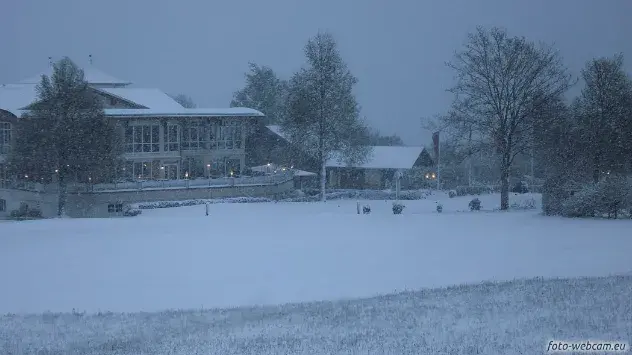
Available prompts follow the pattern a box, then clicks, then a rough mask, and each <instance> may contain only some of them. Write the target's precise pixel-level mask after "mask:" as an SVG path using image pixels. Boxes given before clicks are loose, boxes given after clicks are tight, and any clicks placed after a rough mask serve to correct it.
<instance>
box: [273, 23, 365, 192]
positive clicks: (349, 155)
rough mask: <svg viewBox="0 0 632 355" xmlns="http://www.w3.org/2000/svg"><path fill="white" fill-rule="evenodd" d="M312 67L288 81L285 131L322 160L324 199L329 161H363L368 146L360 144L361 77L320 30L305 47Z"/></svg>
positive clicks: (330, 37)
mask: <svg viewBox="0 0 632 355" xmlns="http://www.w3.org/2000/svg"><path fill="white" fill-rule="evenodd" d="M305 56H306V57H307V62H308V66H307V67H304V68H302V69H301V70H300V71H299V72H297V73H296V74H294V75H293V76H292V79H291V80H290V83H289V95H288V102H287V115H286V116H285V118H284V120H283V121H282V122H281V127H282V131H283V133H284V134H285V135H286V136H288V138H289V140H290V141H291V142H292V143H294V144H296V145H297V146H299V147H301V150H302V151H304V152H306V153H307V154H309V155H311V156H313V157H315V159H317V160H318V161H319V162H320V165H321V166H320V176H321V183H320V187H321V199H322V200H323V201H324V200H325V185H326V177H327V175H326V163H327V160H329V159H332V158H335V159H338V160H341V162H343V161H344V162H345V163H347V164H350V163H354V162H361V161H363V160H365V159H366V158H367V156H368V154H370V147H368V146H364V145H361V136H362V135H361V134H359V132H366V127H365V125H364V122H363V121H362V120H361V119H360V116H359V111H360V107H359V106H358V103H357V101H356V99H355V96H354V94H353V86H354V85H355V84H356V83H357V79H356V78H355V77H354V76H353V75H352V74H351V72H350V71H349V69H348V68H347V65H346V64H345V63H344V61H343V60H342V57H341V56H340V53H339V51H338V48H337V46H336V41H335V40H334V38H333V36H332V35H331V34H328V33H319V34H318V35H316V36H315V37H314V38H312V39H310V40H309V41H308V42H307V45H306V46H305Z"/></svg>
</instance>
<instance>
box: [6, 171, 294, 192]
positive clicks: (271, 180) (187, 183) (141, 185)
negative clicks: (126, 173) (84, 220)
mask: <svg viewBox="0 0 632 355" xmlns="http://www.w3.org/2000/svg"><path fill="white" fill-rule="evenodd" d="M292 178H293V175H292V174H291V173H278V174H274V175H266V176H242V177H227V178H217V179H182V180H139V181H129V182H117V183H110V184H86V183H68V185H67V186H66V191H67V192H68V193H82V192H115V191H139V190H164V189H194V188H220V187H235V186H256V185H276V184H280V183H284V182H287V181H290V180H292ZM7 185H8V186H7V188H13V189H19V190H27V191H34V192H56V191H57V190H58V187H57V185H56V184H42V183H37V182H30V181H15V182H10V183H9V184H7Z"/></svg>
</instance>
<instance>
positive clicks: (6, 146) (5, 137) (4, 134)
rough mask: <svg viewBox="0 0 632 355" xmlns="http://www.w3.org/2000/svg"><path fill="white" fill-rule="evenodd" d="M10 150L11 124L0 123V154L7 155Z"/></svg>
mask: <svg viewBox="0 0 632 355" xmlns="http://www.w3.org/2000/svg"><path fill="white" fill-rule="evenodd" d="M9 150H11V123H10V122H0V154H9Z"/></svg>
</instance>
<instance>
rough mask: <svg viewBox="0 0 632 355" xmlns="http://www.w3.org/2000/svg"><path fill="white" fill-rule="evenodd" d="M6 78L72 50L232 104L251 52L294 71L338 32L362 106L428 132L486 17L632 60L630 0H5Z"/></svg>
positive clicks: (581, 50)
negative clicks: (317, 38)
mask: <svg viewBox="0 0 632 355" xmlns="http://www.w3.org/2000/svg"><path fill="white" fill-rule="evenodd" d="M0 8H1V10H0V44H1V48H2V49H1V51H0V53H1V55H0V83H10V82H17V81H18V80H20V79H24V78H27V77H30V76H32V75H35V74H37V73H39V72H40V71H42V70H44V69H45V67H46V65H47V61H48V59H47V58H48V56H53V57H55V58H59V57H62V56H69V57H71V58H72V59H73V60H75V61H76V62H77V63H78V64H80V65H86V64H87V57H88V54H92V55H93V56H94V58H95V59H94V65H95V66H96V67H98V68H99V69H101V70H102V71H104V72H106V73H109V74H111V75H113V76H115V77H118V78H121V79H128V80H131V81H133V82H134V83H136V86H138V87H158V88H160V89H162V90H164V91H166V92H169V93H185V94H188V95H190V96H191V97H192V98H193V100H194V101H195V102H196V103H197V104H198V105H199V106H203V107H224V106H228V104H229V102H230V99H231V96H232V93H233V91H235V90H237V89H239V88H240V87H241V86H242V85H243V74H244V71H245V70H246V69H247V63H248V62H249V61H253V62H256V63H258V64H265V65H269V66H271V67H273V68H274V69H275V70H276V71H277V72H278V73H279V74H280V75H281V76H285V77H288V76H289V75H291V74H292V72H293V71H295V70H297V69H298V68H299V67H300V66H301V65H302V64H303V62H304V59H303V46H304V44H305V42H306V40H307V39H308V38H309V37H311V36H313V35H314V34H315V33H316V32H317V31H318V30H327V31H330V32H332V33H333V34H334V35H335V36H336V38H337V40H338V43H339V46H340V49H341V52H342V54H343V57H344V59H345V60H346V61H347V63H348V64H349V66H350V68H351V70H352V72H353V73H354V74H355V75H356V76H357V77H358V79H359V80H360V82H359V84H358V87H357V91H356V93H357V96H358V100H359V102H360V104H361V105H362V108H363V110H362V113H363V115H365V116H366V117H367V119H368V121H369V123H370V125H371V126H373V127H375V128H378V129H379V130H380V131H381V132H382V133H383V134H392V133H397V134H399V135H401V136H402V138H403V139H404V141H405V142H406V143H407V144H421V143H427V140H428V133H427V132H423V133H422V130H421V128H420V117H432V116H434V115H435V114H439V113H442V112H444V111H445V110H446V108H447V107H448V104H449V102H450V96H449V95H448V94H447V93H446V92H445V89H446V88H448V87H449V86H450V84H451V83H452V73H451V72H450V70H449V69H447V68H446V67H445V65H444V63H445V61H448V60H450V59H451V57H452V54H453V52H454V51H455V50H456V49H458V48H459V47H460V46H461V44H462V43H463V41H464V39H465V36H466V34H467V32H469V31H472V30H473V29H474V28H475V27H476V26H477V25H483V26H502V27H505V28H507V29H508V30H509V31H510V33H511V34H515V35H524V36H526V37H528V38H530V39H533V40H541V41H546V42H554V43H556V45H557V47H558V48H559V49H560V50H561V52H562V54H563V55H564V58H565V60H566V63H567V64H568V66H569V67H570V68H571V69H572V70H573V72H575V73H578V72H579V70H580V69H581V67H582V66H583V64H584V63H585V62H586V61H587V60H589V59H590V58H592V57H595V56H611V55H613V54H614V53H617V52H623V53H624V54H625V56H626V59H627V62H626V66H627V68H632V40H631V37H630V33H632V1H630V0H603V1H598V0H528V1H527V0H521V1H512V0H494V1H492V0H488V1H475V0H453V1H448V0H445V1H439V0H437V1H422V0H393V1H377V0H364V1H361V0H348V1H347V0H318V1H299V0H265V1H262V0H232V1H209V0H191V1H185V0H181V1H173V0H142V1H141V0H108V1H86V0H54V1H51V0H40V1H36V0H19V1H18V0H3V1H2V5H1V6H0Z"/></svg>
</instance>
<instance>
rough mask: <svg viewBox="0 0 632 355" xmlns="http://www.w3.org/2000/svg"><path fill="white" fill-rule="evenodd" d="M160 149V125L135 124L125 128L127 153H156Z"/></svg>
mask: <svg viewBox="0 0 632 355" xmlns="http://www.w3.org/2000/svg"><path fill="white" fill-rule="evenodd" d="M158 151H160V126H159V125H157V124H155V125H138V126H136V125H134V126H128V127H127V128H126V129H125V152H126V153H141V152H142V153H155V152H158Z"/></svg>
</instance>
